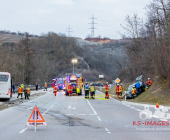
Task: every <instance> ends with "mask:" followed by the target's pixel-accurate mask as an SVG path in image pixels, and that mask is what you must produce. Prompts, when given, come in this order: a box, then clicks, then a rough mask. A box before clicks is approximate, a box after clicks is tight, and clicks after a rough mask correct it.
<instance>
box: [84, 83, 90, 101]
mask: <svg viewBox="0 0 170 140" xmlns="http://www.w3.org/2000/svg"><path fill="white" fill-rule="evenodd" d="M84 87H85V99H88V98H89V85H88V83H87V82H86V85H85V86H84Z"/></svg>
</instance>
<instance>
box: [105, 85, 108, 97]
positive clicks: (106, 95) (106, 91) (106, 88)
mask: <svg viewBox="0 0 170 140" xmlns="http://www.w3.org/2000/svg"><path fill="white" fill-rule="evenodd" d="M108 92H109V86H108V82H106V85H105V98H106V99H109V94H108Z"/></svg>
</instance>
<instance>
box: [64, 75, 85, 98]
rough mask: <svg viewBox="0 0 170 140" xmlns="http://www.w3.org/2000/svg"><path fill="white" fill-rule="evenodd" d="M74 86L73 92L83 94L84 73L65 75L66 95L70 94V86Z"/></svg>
mask: <svg viewBox="0 0 170 140" xmlns="http://www.w3.org/2000/svg"><path fill="white" fill-rule="evenodd" d="M69 84H71V85H72V86H73V93H75V94H78V95H82V86H83V79H82V74H67V73H66V77H65V87H66V96H68V95H69V92H68V86H69Z"/></svg>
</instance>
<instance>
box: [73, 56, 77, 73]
mask: <svg viewBox="0 0 170 140" xmlns="http://www.w3.org/2000/svg"><path fill="white" fill-rule="evenodd" d="M72 63H73V74H74V64H75V63H77V59H76V58H74V59H72Z"/></svg>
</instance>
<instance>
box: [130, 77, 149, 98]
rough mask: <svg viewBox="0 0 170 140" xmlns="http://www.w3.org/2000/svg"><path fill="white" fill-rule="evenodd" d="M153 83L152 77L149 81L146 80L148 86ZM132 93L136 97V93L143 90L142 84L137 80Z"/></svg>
mask: <svg viewBox="0 0 170 140" xmlns="http://www.w3.org/2000/svg"><path fill="white" fill-rule="evenodd" d="M151 85H152V81H151V79H150V78H148V82H146V86H147V87H146V88H149V87H150V86H151ZM131 92H132V95H133V96H134V97H135V96H136V95H137V96H138V95H139V94H140V93H141V92H142V91H141V86H140V83H139V82H137V83H136V84H135V85H134V86H133V88H132V91H131Z"/></svg>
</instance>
